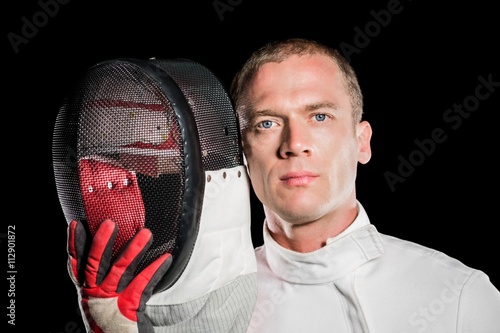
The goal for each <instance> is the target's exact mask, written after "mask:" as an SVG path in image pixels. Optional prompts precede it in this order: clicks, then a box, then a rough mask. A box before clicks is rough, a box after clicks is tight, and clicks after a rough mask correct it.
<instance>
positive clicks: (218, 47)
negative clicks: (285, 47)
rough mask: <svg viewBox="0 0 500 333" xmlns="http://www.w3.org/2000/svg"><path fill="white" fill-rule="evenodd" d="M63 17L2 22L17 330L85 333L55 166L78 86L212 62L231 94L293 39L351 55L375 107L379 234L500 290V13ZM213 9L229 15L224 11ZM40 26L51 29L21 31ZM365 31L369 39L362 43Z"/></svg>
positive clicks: (81, 12) (74, 6) (99, 10)
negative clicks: (129, 63)
mask: <svg viewBox="0 0 500 333" xmlns="http://www.w3.org/2000/svg"><path fill="white" fill-rule="evenodd" d="M61 2H63V1H62V0H61ZM43 3H50V4H52V5H51V6H50V7H49V8H50V11H49V12H50V13H49V14H50V15H48V14H43V13H44V11H45V12H47V11H48V10H47V9H45V10H44V9H43V8H44V6H43V5H42V4H43ZM54 3H56V2H55V1H45V2H44V0H42V1H41V2H38V1H35V0H30V1H16V2H14V1H9V2H7V3H4V10H3V14H2V16H3V22H5V25H4V38H3V41H4V42H3V46H4V49H3V53H4V55H5V56H4V58H3V59H5V61H4V62H3V71H2V72H3V73H5V72H6V73H7V75H6V76H4V79H3V80H2V81H3V87H4V88H3V91H4V94H5V95H4V96H5V100H6V101H7V104H6V105H4V108H3V122H2V123H3V131H2V136H3V140H2V142H3V147H4V149H3V155H2V161H3V163H2V168H3V170H4V171H3V179H4V180H6V181H7V184H6V185H4V186H3V189H4V196H3V197H4V198H6V201H5V199H4V205H3V211H4V212H5V213H6V214H5V215H4V217H3V221H2V229H1V230H0V235H1V238H0V241H1V243H2V249H4V251H5V252H4V255H3V256H2V257H3V258H4V260H5V261H4V264H2V266H3V267H7V255H6V252H7V238H6V234H7V228H8V227H7V226H9V225H10V226H15V232H16V234H15V250H16V257H15V258H16V262H15V265H16V267H15V268H16V270H17V274H16V280H15V292H16V296H15V302H16V303H15V304H16V326H15V327H13V326H11V325H8V326H9V328H11V329H12V328H13V329H14V330H12V331H21V330H25V329H28V331H34V332H53V333H56V332H58V333H59V332H83V326H82V324H81V320H80V317H79V313H78V311H77V302H76V292H75V288H74V286H73V285H72V282H71V280H70V279H69V276H68V273H67V271H66V222H65V219H64V216H63V213H62V210H61V208H60V205H59V201H58V198H57V192H56V189H55V184H54V177H53V170H52V164H51V163H52V162H51V153H52V152H51V145H52V142H51V140H52V131H53V126H54V122H55V117H56V115H57V112H58V108H59V106H60V104H61V102H62V99H63V97H64V95H65V94H66V92H67V89H68V87H69V85H70V84H71V83H72V82H74V81H75V80H76V79H77V78H78V77H79V75H81V74H82V72H83V71H84V70H85V69H87V68H88V67H89V66H91V65H93V64H95V63H97V62H100V61H103V60H108V59H113V58H123V57H133V58H150V57H156V58H176V57H181V58H190V59H192V60H196V61H199V62H200V63H202V64H204V65H205V66H207V67H208V68H210V69H211V70H212V71H213V72H215V73H216V74H217V75H218V76H219V77H220V78H221V80H222V82H223V84H224V85H226V86H228V85H229V83H230V80H231V78H232V76H233V74H234V73H235V72H236V70H237V69H238V68H239V66H240V65H241V64H242V62H243V61H244V60H245V59H246V57H247V56H248V55H249V54H250V52H251V51H253V50H255V49H256V48H257V47H259V46H261V45H262V44H263V43H264V42H267V41H270V40H273V39H278V38H285V37H307V38H313V39H316V40H318V41H321V42H323V43H326V44H329V45H331V46H333V47H338V46H340V45H343V46H344V47H348V48H350V50H351V51H353V52H352V53H351V54H350V59H351V63H352V65H353V66H354V68H355V70H356V71H357V72H358V75H359V80H360V84H361V88H362V90H363V92H364V95H365V118H366V119H367V120H369V121H370V122H371V124H372V127H373V131H374V134H373V139H372V149H373V157H372V160H371V161H370V162H369V163H368V164H367V165H363V166H360V168H359V176H358V185H357V188H358V197H359V200H360V201H361V202H362V203H363V205H364V206H365V208H366V210H367V212H368V214H369V216H370V219H371V222H372V223H373V224H375V226H376V227H377V228H378V230H379V231H380V232H383V233H386V234H391V235H394V236H398V237H401V238H404V239H408V240H412V241H415V242H417V243H420V244H423V245H426V246H429V247H432V248H435V249H437V250H440V251H443V252H445V253H447V254H449V255H451V256H453V257H455V258H457V259H459V260H460V261H462V262H464V263H465V264H467V265H469V266H471V267H474V268H477V269H480V270H483V271H484V272H486V273H487V274H488V275H489V276H490V278H491V280H492V282H493V283H494V284H495V285H496V286H497V287H498V286H500V275H499V272H498V262H499V260H498V258H497V256H498V253H499V251H498V240H497V239H498V236H497V230H498V222H499V218H498V215H497V212H496V205H497V204H498V186H499V182H498V162H497V160H498V153H497V150H496V149H498V146H497V144H498V137H497V133H498V127H499V125H498V124H499V123H498V112H499V105H500V103H499V95H500V91H499V90H500V86H498V84H497V86H496V87H495V86H492V89H495V91H493V92H489V91H488V90H486V89H485V88H481V90H480V91H479V92H480V93H482V94H486V93H487V92H489V93H490V95H489V96H488V97H487V98H483V100H480V101H479V100H478V99H477V98H476V97H474V96H476V93H477V91H476V87H478V85H479V84H480V81H479V80H478V77H479V76H482V77H483V78H485V79H487V78H488V76H491V80H492V81H494V82H500V72H499V70H498V69H499V67H498V64H497V63H498V60H499V59H500V57H499V55H500V54H499V52H498V44H499V43H498V41H499V37H498V33H499V26H498V19H499V17H498V14H496V13H497V10H496V9H494V4H493V3H494V2H487V1H473V2H464V3H461V2H456V1H454V2H450V3H449V4H443V3H442V2H440V3H439V6H438V5H437V4H436V2H431V1H417V0H413V1H410V0H406V1H403V0H401V1H400V2H397V1H389V0H385V1H370V2H366V3H362V2H357V1H343V2H338V1H337V2H331V3H329V2H323V1H316V0H310V1H300V2H296V3H292V2H291V1H263V0H258V1H250V0H220V1H213V0H207V1H197V2H194V1H185V2H183V3H171V2H169V1H156V2H155V1H147V0H143V1H133V2H127V1H107V2H104V1H103V2H98V1H75V0H73V1H68V2H66V3H61V4H59V6H58V7H57V8H56V7H54V6H53V4H54ZM214 4H219V5H221V6H226V7H225V9H224V8H221V9H220V11H221V12H219V13H218V12H217V10H216V9H215V7H214ZM394 4H399V5H398V6H397V7H396V8H397V10H398V12H395V11H393V13H392V14H390V16H387V15H385V16H384V15H382V13H384V11H385V13H387V9H388V6H389V7H390V8H392V7H391V6H393V5H394ZM46 8H47V7H46ZM219 14H220V15H219ZM44 15H45V16H44ZM376 17H379V18H380V17H383V18H384V19H385V21H384V22H383V23H381V22H382V21H377V19H376ZM23 18H24V19H23ZM44 18H45V20H44ZM389 18H390V19H389ZM26 22H29V23H31V24H33V23H36V24H37V25H38V27H36V25H35V27H36V30H29V29H28V30H26V29H24V30H23V26H25V25H27V24H28V23H26ZM360 31H361V33H360ZM362 33H365V34H367V35H365V36H364V39H363V38H361V34H362ZM23 34H24V35H25V37H27V38H26V39H24V40H23V42H21V43H19V44H18V45H14V44H16V43H15V42H14V43H13V42H12V37H13V36H15V38H22V37H23ZM27 34H30V35H27ZM9 37H10V38H11V39H9ZM18 41H19V39H18ZM16 48H17V50H16ZM5 88H6V90H5ZM474 101H479V103H478V104H477V105H474V104H467V107H469V108H473V109H474V111H473V112H471V113H470V116H469V117H468V118H462V120H463V121H462V122H461V123H460V125H459V126H457V127H455V128H453V127H452V126H451V125H453V124H454V123H450V122H446V121H445V120H444V119H443V115H444V114H445V113H446V112H447V110H448V109H450V108H452V107H453V106H454V104H457V105H458V104H464V103H469V102H470V103H472V102H474ZM436 128H439V129H442V130H443V131H444V133H445V135H446V137H447V139H446V141H444V142H441V143H435V145H434V146H435V147H434V149H433V151H432V153H427V154H424V153H423V152H422V149H421V148H419V147H418V146H417V144H416V143H415V140H420V141H429V140H430V139H431V138H432V135H431V133H432V131H433V130H434V129H436ZM417 155H418V156H420V157H423V158H421V159H420V160H413V161H414V163H418V165H416V166H415V167H414V169H413V170H412V171H411V172H408V174H406V175H405V177H404V179H405V181H404V182H397V183H396V184H395V186H394V188H392V189H391V187H390V186H389V183H388V181H387V180H386V178H385V176H384V175H385V174H386V173H387V172H391V173H393V174H394V175H397V174H399V175H402V174H401V170H399V171H398V167H399V165H400V163H401V158H403V159H406V160H408V159H410V157H412V158H414V157H417ZM261 226H262V211H261V208H260V207H259V205H258V204H257V203H254V209H253V219H252V229H253V230H254V235H255V238H254V242H255V244H256V245H259V244H260V242H261ZM5 271H8V268H5ZM6 275H8V274H7V273H6ZM3 285H4V288H5V289H4V290H2V291H1V292H0V293H1V294H2V295H4V296H3V297H6V296H7V293H8V289H9V284H7V283H4V284H3ZM3 299H4V300H5V299H7V300H6V301H5V302H4V303H2V304H3V306H2V308H3V309H4V310H3V311H4V313H5V314H2V318H4V319H3V320H5V321H7V320H8V319H9V318H8V317H7V316H6V314H7V313H8V310H7V309H6V306H7V305H8V303H7V302H8V301H9V300H10V299H11V298H9V297H6V298H3Z"/></svg>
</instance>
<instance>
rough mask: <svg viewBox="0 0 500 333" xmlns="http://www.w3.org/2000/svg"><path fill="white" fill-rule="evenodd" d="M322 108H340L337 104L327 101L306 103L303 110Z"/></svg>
mask: <svg viewBox="0 0 500 333" xmlns="http://www.w3.org/2000/svg"><path fill="white" fill-rule="evenodd" d="M323 108H327V109H332V110H334V111H338V110H340V108H339V107H338V105H337V104H335V103H333V102H329V101H324V102H318V103H313V104H308V105H306V107H305V110H306V111H315V110H319V109H323Z"/></svg>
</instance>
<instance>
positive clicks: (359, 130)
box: [356, 120, 372, 164]
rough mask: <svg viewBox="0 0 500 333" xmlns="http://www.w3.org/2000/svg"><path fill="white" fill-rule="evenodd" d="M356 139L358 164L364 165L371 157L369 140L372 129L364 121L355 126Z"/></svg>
mask: <svg viewBox="0 0 500 333" xmlns="http://www.w3.org/2000/svg"><path fill="white" fill-rule="evenodd" d="M356 137H357V139H358V162H359V163H361V164H366V163H368V161H370V159H371V157H372V148H371V146H370V140H371V137H372V127H371V125H370V123H369V122H367V121H366V120H364V121H362V122H360V123H359V124H358V125H357V126H356Z"/></svg>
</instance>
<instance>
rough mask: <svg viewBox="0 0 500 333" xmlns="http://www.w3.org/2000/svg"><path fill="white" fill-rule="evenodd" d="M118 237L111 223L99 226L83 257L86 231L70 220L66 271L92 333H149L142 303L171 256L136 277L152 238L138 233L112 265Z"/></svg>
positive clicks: (148, 267) (143, 303) (147, 297)
mask: <svg viewBox="0 0 500 333" xmlns="http://www.w3.org/2000/svg"><path fill="white" fill-rule="evenodd" d="M117 232H118V227H117V225H116V224H115V223H114V222H113V221H112V220H109V219H107V220H105V221H104V222H103V223H101V224H100V226H99V228H98V229H97V231H96V233H95V235H94V236H93V239H92V243H91V245H90V248H89V250H88V256H87V257H86V249H85V248H86V244H87V234H86V231H85V229H84V226H83V225H82V223H80V222H78V221H74V220H73V221H71V223H70V224H69V226H68V255H69V258H68V270H69V273H70V276H71V278H72V280H73V282H74V283H75V285H76V287H77V290H78V294H79V297H80V307H81V310H82V313H83V314H84V315H85V318H84V321H85V325H86V327H87V330H88V331H89V332H94V333H101V332H104V333H115V332H116V333H132V332H134V333H150V332H151V333H152V332H154V330H153V326H152V324H151V323H150V321H149V319H148V318H147V316H146V314H145V309H146V302H147V301H148V300H149V298H150V297H151V295H152V292H153V288H154V287H155V285H156V284H157V283H158V281H159V280H160V279H161V277H162V276H163V275H164V274H165V273H166V271H167V270H168V268H169V267H170V264H171V263H172V256H171V255H170V254H169V253H165V254H163V255H161V256H160V257H158V258H157V259H156V260H155V261H153V262H152V263H151V264H149V265H148V266H147V267H146V268H144V269H143V270H142V271H141V272H139V273H138V274H137V275H134V273H135V270H136V268H137V265H138V263H139V261H140V259H141V258H142V256H143V255H144V253H145V252H146V251H147V249H148V248H149V247H150V245H151V243H152V233H151V231H150V230H149V229H146V228H143V229H141V230H139V231H138V232H137V234H136V235H134V237H133V238H132V239H131V240H130V242H129V243H127V244H126V245H125V247H124V248H123V249H122V251H121V252H120V254H119V255H118V257H117V258H116V260H114V261H112V248H113V243H114V239H115V237H116V234H117Z"/></svg>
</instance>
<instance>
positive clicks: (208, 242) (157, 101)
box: [53, 59, 256, 332]
mask: <svg viewBox="0 0 500 333" xmlns="http://www.w3.org/2000/svg"><path fill="white" fill-rule="evenodd" d="M53 168H54V175H55V181H56V188H57V192H58V196H59V201H60V204H61V207H62V210H63V213H64V216H65V218H66V220H67V223H69V222H70V221H71V220H79V221H83V222H84V225H85V226H86V227H87V229H88V233H89V235H93V234H94V233H95V231H96V228H97V226H98V225H99V224H100V223H101V222H102V221H103V220H104V219H107V218H109V219H112V220H114V221H115V222H116V223H117V225H118V236H117V237H116V240H115V243H114V247H113V255H114V256H116V255H117V254H118V253H119V252H120V250H121V249H122V248H123V246H124V245H125V244H126V243H127V241H128V240H129V239H130V238H131V237H132V236H133V235H134V234H136V232H137V231H138V230H140V229H141V228H143V227H146V228H149V229H150V230H151V231H152V234H153V243H152V245H151V247H150V248H149V249H148V250H147V251H146V253H145V255H144V256H143V257H142V259H141V261H140V263H139V266H138V269H137V270H138V271H140V270H141V269H143V268H144V267H146V266H147V265H148V264H149V263H151V262H152V261H153V260H155V259H156V258H158V256H160V255H162V254H164V253H165V252H169V253H171V254H172V258H173V259H172V264H171V266H170V268H169V269H168V271H167V273H166V274H165V275H164V276H163V277H162V278H161V280H160V282H159V283H158V284H157V286H156V288H155V290H154V292H153V295H152V297H151V299H150V300H149V301H148V307H147V314H148V316H149V317H150V318H151V320H152V321H153V324H154V326H155V331H158V332H174V331H175V332H180V331H190V332H197V331H198V330H199V331H204V332H206V331H217V332H229V331H231V332H237V331H241V332H245V330H246V329H245V328H246V326H247V325H248V322H249V320H250V317H251V312H252V310H253V306H254V304H255V297H256V274H255V272H256V263H255V258H254V250H253V245H252V242H251V234H250V197H249V193H250V190H249V180H248V178H247V173H246V169H245V166H244V163H243V156H242V151H241V147H240V141H239V129H238V124H237V121H236V115H235V113H234V110H233V108H232V105H231V103H230V100H229V98H228V96H227V94H226V91H225V90H224V88H223V87H222V85H221V83H220V81H219V80H218V79H217V78H216V77H215V76H214V75H213V73H212V72H211V71H209V70H208V69H207V68H206V67H204V66H202V65H200V64H199V63H197V62H194V61H191V60H187V59H166V60H165V59H163V60H160V59H150V60H139V59H115V60H109V61H105V62H102V63H99V64H96V65H94V66H92V67H91V68H89V69H88V70H87V71H86V72H85V73H84V75H83V76H82V77H81V79H80V80H79V81H78V82H77V84H76V85H75V86H74V88H73V89H72V90H71V91H70V93H69V94H68V96H67V98H66V99H65V100H64V103H63V105H62V107H61V108H60V110H59V113H58V116H57V119H56V124H55V128H54V136H53Z"/></svg>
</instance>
